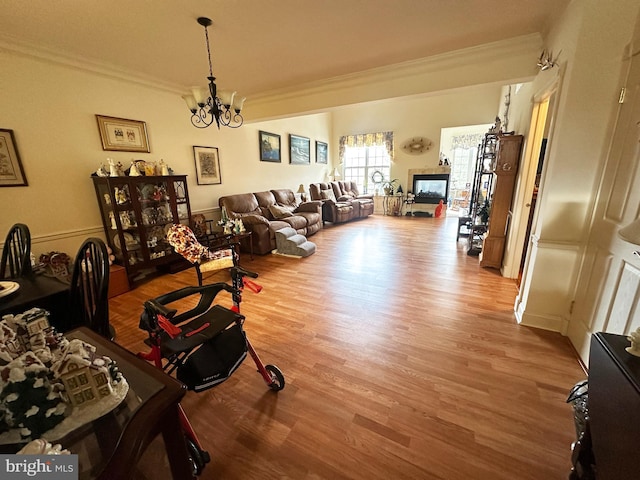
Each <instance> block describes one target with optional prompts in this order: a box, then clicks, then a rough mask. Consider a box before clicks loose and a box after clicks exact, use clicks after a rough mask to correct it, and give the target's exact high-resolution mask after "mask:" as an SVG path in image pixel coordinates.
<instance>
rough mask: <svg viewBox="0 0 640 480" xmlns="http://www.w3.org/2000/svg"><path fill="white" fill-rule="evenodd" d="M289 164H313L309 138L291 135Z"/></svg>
mask: <svg viewBox="0 0 640 480" xmlns="http://www.w3.org/2000/svg"><path fill="white" fill-rule="evenodd" d="M289 163H291V164H293V165H309V164H310V163H311V140H309V139H308V138H307V137H301V136H299V135H294V134H292V133H291V134H289Z"/></svg>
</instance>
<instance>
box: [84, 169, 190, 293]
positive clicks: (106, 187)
mask: <svg viewBox="0 0 640 480" xmlns="http://www.w3.org/2000/svg"><path fill="white" fill-rule="evenodd" d="M92 178H93V183H94V187H95V190H96V196H97V199H98V205H99V206H100V213H101V216H102V224H103V226H104V232H105V235H106V237H107V242H108V244H109V246H110V247H111V249H112V250H113V252H114V255H115V256H116V259H117V263H119V264H120V265H122V266H123V267H124V268H125V269H126V271H127V277H128V278H129V282H130V283H132V281H133V280H134V277H135V276H136V275H138V274H139V273H140V272H141V271H142V270H145V269H150V268H154V267H159V266H168V265H169V264H181V263H183V259H182V257H181V256H180V255H178V254H176V253H175V252H174V251H173V249H172V248H171V246H170V245H169V243H168V241H167V236H166V234H167V231H168V230H169V228H170V227H171V225H173V224H174V223H182V224H185V225H189V219H190V218H191V207H190V206H189V192H188V190H187V177H186V175H167V176H148V177H146V176H138V177H92Z"/></svg>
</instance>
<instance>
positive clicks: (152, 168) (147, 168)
mask: <svg viewBox="0 0 640 480" xmlns="http://www.w3.org/2000/svg"><path fill="white" fill-rule="evenodd" d="M144 173H145V175H146V176H147V177H153V176H154V175H155V174H156V163H155V162H145V164H144Z"/></svg>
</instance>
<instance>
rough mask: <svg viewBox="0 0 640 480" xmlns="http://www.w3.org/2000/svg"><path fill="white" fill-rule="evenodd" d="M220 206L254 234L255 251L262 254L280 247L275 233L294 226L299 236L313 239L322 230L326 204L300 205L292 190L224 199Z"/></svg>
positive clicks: (252, 235) (303, 203)
mask: <svg viewBox="0 0 640 480" xmlns="http://www.w3.org/2000/svg"><path fill="white" fill-rule="evenodd" d="M218 205H219V206H220V207H221V208H222V207H225V209H226V211H227V215H229V218H231V219H236V218H240V219H242V223H244V225H245V228H246V229H247V231H250V232H252V233H251V242H252V244H253V251H254V252H255V253H258V254H260V255H264V254H266V253H270V252H271V251H272V250H274V249H275V248H276V236H275V232H276V231H278V230H280V229H281V228H285V227H292V228H293V229H295V230H296V232H297V233H299V234H301V235H305V236H307V237H308V236H310V235H313V234H314V233H316V232H317V231H318V230H320V229H321V228H322V202H314V201H311V202H302V203H300V202H298V201H297V199H296V196H295V194H294V193H293V191H292V190H289V189H280V190H269V191H265V192H256V193H241V194H237V195H227V196H224V197H220V198H219V200H218Z"/></svg>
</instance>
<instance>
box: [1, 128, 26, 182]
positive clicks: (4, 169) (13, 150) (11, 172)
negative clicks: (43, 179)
mask: <svg viewBox="0 0 640 480" xmlns="http://www.w3.org/2000/svg"><path fill="white" fill-rule="evenodd" d="M27 185H28V183H27V177H26V176H25V174H24V168H22V162H21V161H20V154H19V153H18V146H17V144H16V139H15V137H14V136H13V130H7V129H4V128H0V187H26V186H27Z"/></svg>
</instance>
